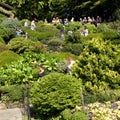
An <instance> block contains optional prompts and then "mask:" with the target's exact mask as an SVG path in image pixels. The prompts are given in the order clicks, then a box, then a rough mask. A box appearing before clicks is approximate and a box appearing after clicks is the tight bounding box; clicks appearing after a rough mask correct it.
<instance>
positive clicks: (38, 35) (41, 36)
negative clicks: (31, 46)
mask: <svg viewBox="0 0 120 120" xmlns="http://www.w3.org/2000/svg"><path fill="white" fill-rule="evenodd" d="M24 32H27V33H28V37H29V39H31V40H32V41H46V40H49V39H50V38H52V37H53V34H52V33H51V32H47V31H46V32H38V31H34V30H31V29H29V28H24Z"/></svg>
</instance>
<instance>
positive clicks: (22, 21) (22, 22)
mask: <svg viewBox="0 0 120 120" xmlns="http://www.w3.org/2000/svg"><path fill="white" fill-rule="evenodd" d="M25 21H27V23H28V26H29V27H30V21H29V20H28V19H22V20H21V21H20V22H21V24H22V26H24V23H25Z"/></svg>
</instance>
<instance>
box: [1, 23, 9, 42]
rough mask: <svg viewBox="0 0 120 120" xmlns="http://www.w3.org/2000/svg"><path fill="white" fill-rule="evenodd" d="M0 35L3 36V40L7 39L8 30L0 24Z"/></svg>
mask: <svg viewBox="0 0 120 120" xmlns="http://www.w3.org/2000/svg"><path fill="white" fill-rule="evenodd" d="M0 36H1V38H3V39H4V40H5V41H7V40H8V39H9V32H8V30H7V29H6V28H5V27H3V26H2V25H0Z"/></svg>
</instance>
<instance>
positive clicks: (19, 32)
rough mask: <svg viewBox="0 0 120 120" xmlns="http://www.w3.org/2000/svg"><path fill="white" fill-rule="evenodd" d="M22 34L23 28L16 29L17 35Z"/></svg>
mask: <svg viewBox="0 0 120 120" xmlns="http://www.w3.org/2000/svg"><path fill="white" fill-rule="evenodd" d="M21 34H22V30H21V29H18V30H16V36H17V37H20V36H21Z"/></svg>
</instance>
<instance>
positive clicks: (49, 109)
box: [31, 73, 81, 116]
mask: <svg viewBox="0 0 120 120" xmlns="http://www.w3.org/2000/svg"><path fill="white" fill-rule="evenodd" d="M80 85H81V84H80V81H79V80H78V79H76V78H74V77H73V76H70V75H65V74H62V73H51V74H49V75H46V76H44V77H43V78H42V79H41V80H39V82H36V83H35V84H34V85H33V87H32V89H31V102H32V104H33V107H34V108H35V109H36V111H37V112H38V113H39V114H43V115H48V116H49V115H55V114H56V113H59V112H60V111H62V110H64V109H66V108H73V107H75V105H76V104H78V103H80V90H79V87H80Z"/></svg>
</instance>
